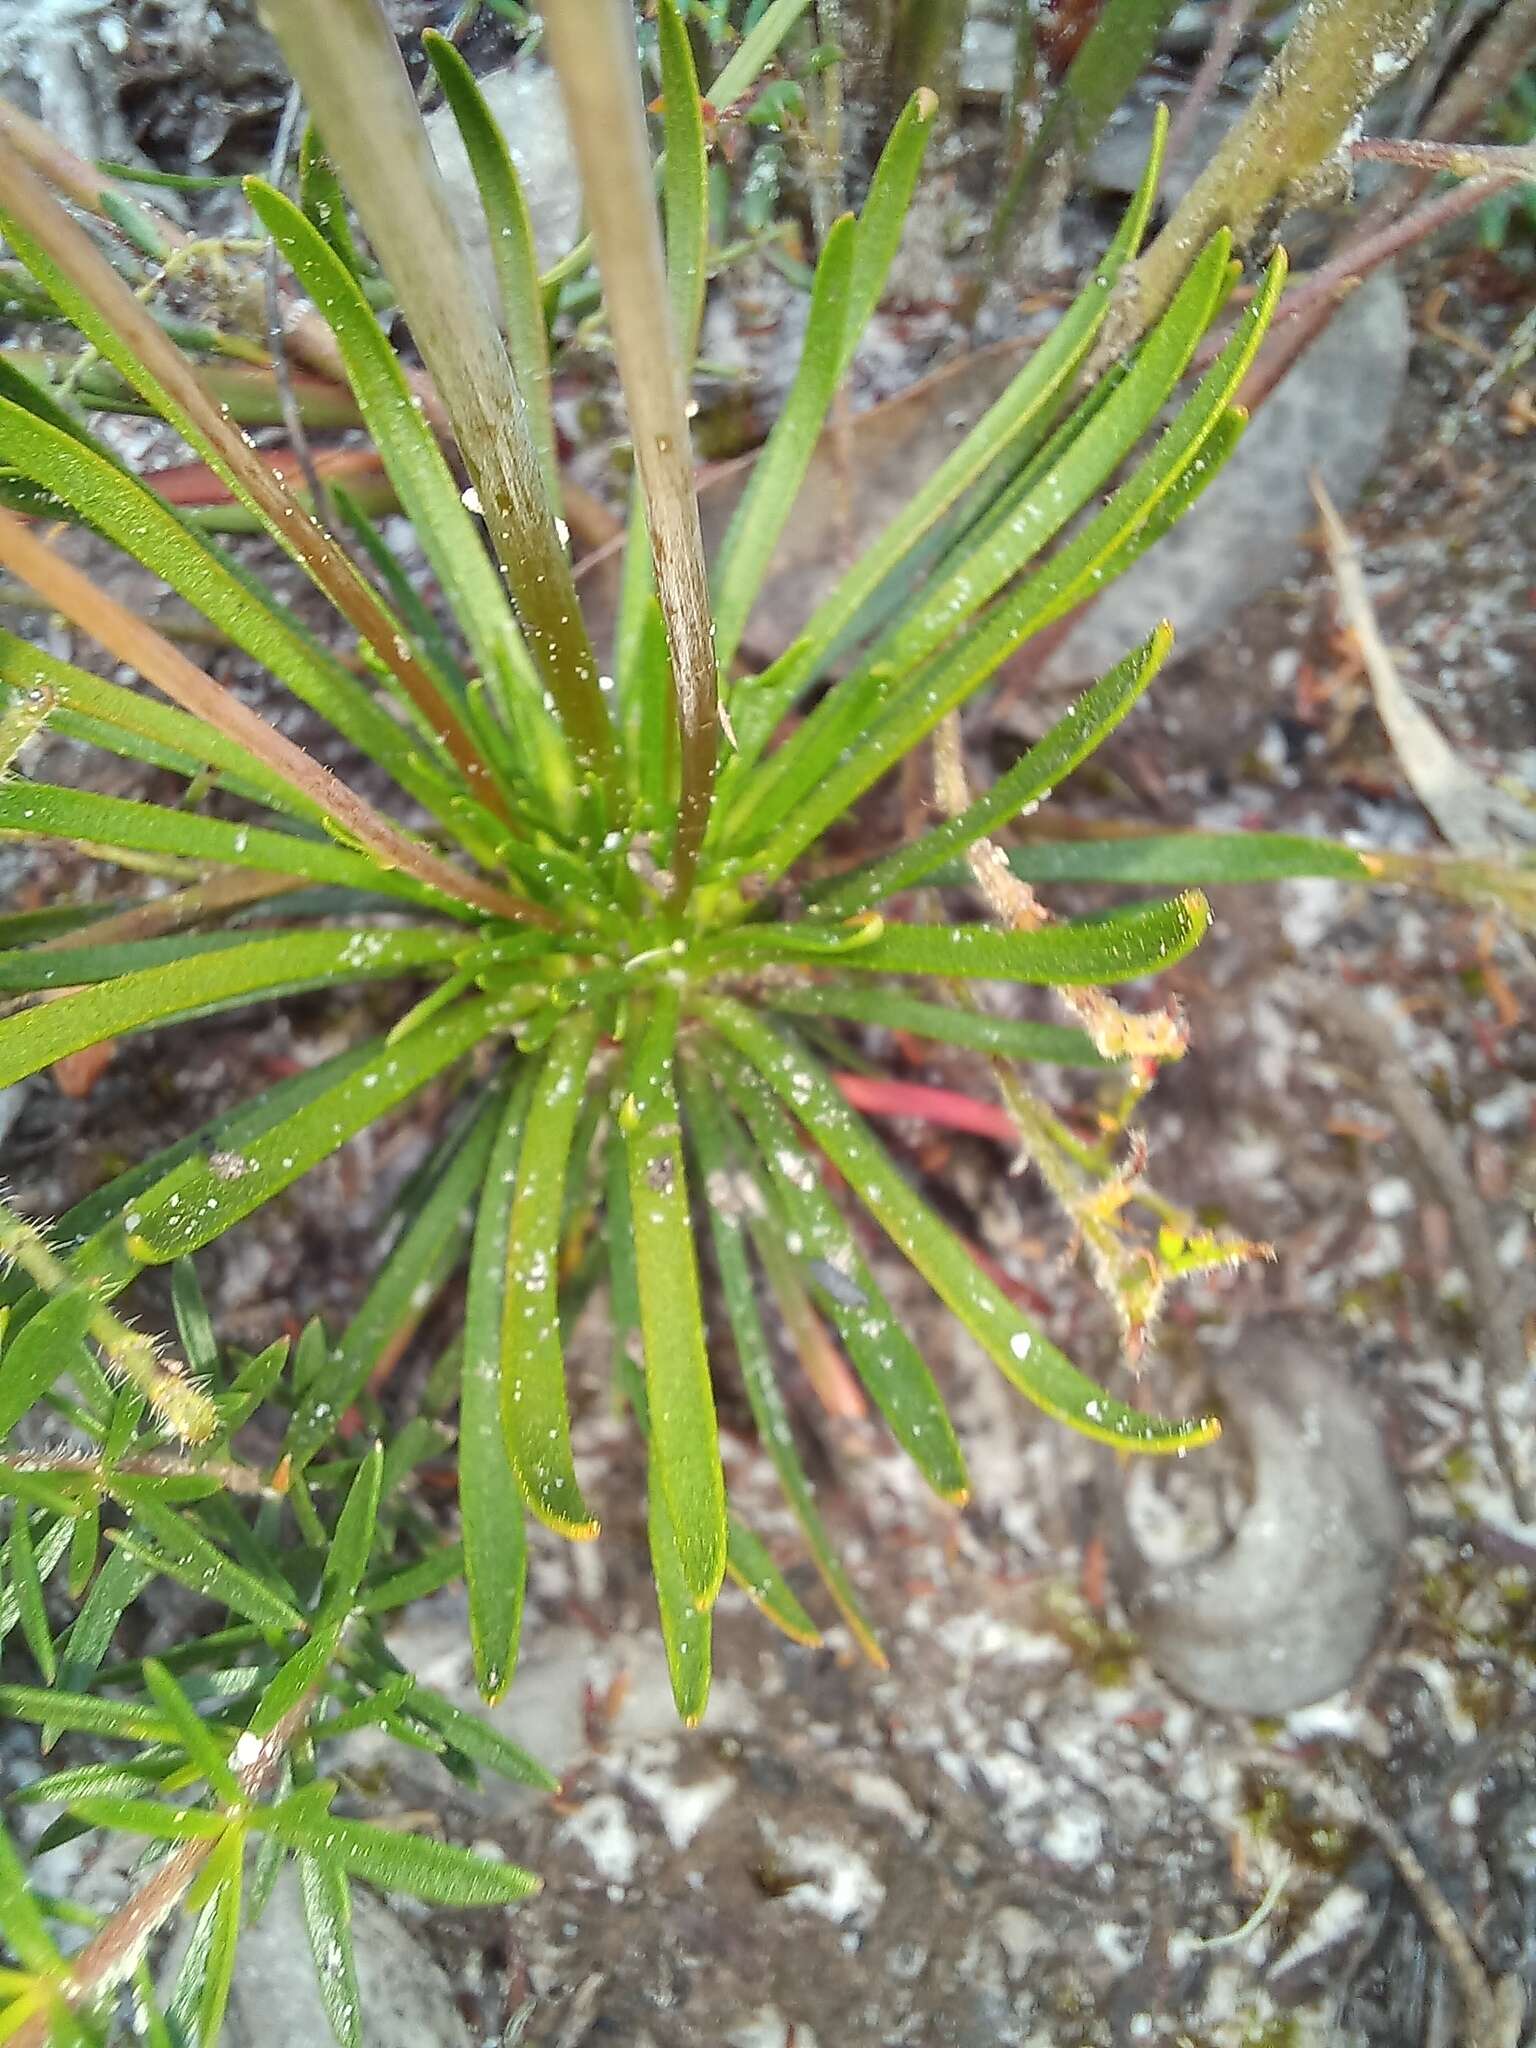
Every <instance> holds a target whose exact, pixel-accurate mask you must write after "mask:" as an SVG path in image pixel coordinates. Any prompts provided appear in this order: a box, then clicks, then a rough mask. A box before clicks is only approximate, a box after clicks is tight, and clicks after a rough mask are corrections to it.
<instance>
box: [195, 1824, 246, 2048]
mask: <svg viewBox="0 0 1536 2048" xmlns="http://www.w3.org/2000/svg"><path fill="white" fill-rule="evenodd" d="M244 1860H245V1834H244V1830H243V1829H241V1828H238V1827H230V1828H228V1829H227V1832H226V1834H225V1836H224V1839H223V1840H222V1841H221V1842H220V1843H219V1844H218V1846H217V1847H216V1848H215V1850H214V1852H213V1854H212V1856H211V1857H210V1858H209V1860H208V1863H207V1865H206V1866H205V1870H206V1874H207V1876H208V1877H209V1879H210V1881H211V1882H212V1883H213V1884H214V1885H215V1886H216V1889H215V1891H214V1894H213V1899H212V1902H211V1907H210V1910H211V1912H212V1916H213V1930H212V1935H211V1938H210V1940H209V1943H208V1963H207V1968H206V1970H205V1972H204V1976H203V1989H202V1996H201V1997H200V1998H199V1999H198V2004H197V2024H198V2037H199V2040H200V2041H201V2043H202V2048H217V2043H218V2041H219V2038H220V2036H221V2034H222V2033H223V2030H224V2014H225V2011H226V2009H227V2007H228V2005H229V1991H230V1986H231V1985H232V1984H233V1983H234V1981H235V1954H236V1951H237V1950H238V1948H239V1945H240V1893H241V1878H242V1873H243V1865H244Z"/></svg>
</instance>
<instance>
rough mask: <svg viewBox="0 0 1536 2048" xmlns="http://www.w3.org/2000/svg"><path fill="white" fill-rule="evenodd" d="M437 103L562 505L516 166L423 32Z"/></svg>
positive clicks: (452, 52)
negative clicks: (446, 120) (465, 175)
mask: <svg viewBox="0 0 1536 2048" xmlns="http://www.w3.org/2000/svg"><path fill="white" fill-rule="evenodd" d="M421 42H422V48H423V49H424V50H425V51H426V53H427V58H428V61H429V62H430V64H431V66H432V69H433V71H434V72H435V73H436V75H437V82H438V84H439V85H440V86H441V87H442V89H443V97H444V99H445V100H446V101H447V102H448V105H449V107H450V108H451V110H452V113H453V118H454V121H455V123H456V124H457V127H458V131H459V135H460V138H461V140H462V141H463V144H464V152H465V155H466V156H467V158H468V159H469V168H470V171H471V174H472V175H473V177H474V180H475V186H476V189H477V190H478V192H479V194H480V206H481V210H482V211H483V213H484V214H485V225H486V230H487V233H488V235H489V238H490V248H491V262H492V266H493V268H494V269H495V272H496V286H497V291H498V294H499V297H500V301H501V324H502V332H503V333H504V334H505V335H506V338H507V354H508V355H509V356H510V357H511V359H512V374H513V376H514V377H515V378H516V380H517V388H518V390H519V391H520V392H521V393H522V396H523V403H524V405H525V406H526V407H527V408H528V430H529V432H530V433H531V434H532V436H533V443H534V447H535V449H536V450H537V451H538V457H539V467H540V469H541V470H542V472H543V475H544V488H545V490H546V491H547V492H548V494H549V502H550V503H551V504H552V505H558V504H559V502H560V471H559V465H558V463H557V461H556V456H555V428H554V419H553V416H552V414H551V411H550V402H549V398H550V393H549V335H548V332H547V330H546V328H545V324H544V305H543V300H542V298H541V296H540V293H539V261H538V256H537V255H536V253H535V251H534V245H533V223H532V221H531V220H530V218H529V214H528V201H527V199H526V197H525V196H524V193H523V185H522V180H521V179H520V178H519V176H518V174H517V165H516V164H515V163H514V162H513V160H512V152H511V150H509V149H508V147H507V143H506V138H505V136H504V135H503V134H502V132H501V129H500V127H499V126H498V124H497V122H496V119H495V116H494V115H493V114H492V113H491V111H490V109H489V107H487V105H486V104H485V99H484V96H483V94H482V93H481V91H480V87H479V85H478V84H477V82H476V80H475V75H474V73H473V72H472V71H471V70H470V68H469V66H468V64H466V63H465V61H464V59H463V58H462V57H461V56H460V55H459V52H458V50H457V49H456V48H455V47H454V45H453V44H452V43H451V42H450V41H449V40H448V38H447V37H446V36H440V35H438V34H437V32H436V31H435V30H434V29H427V30H426V31H425V32H424V33H423V35H422V38H421Z"/></svg>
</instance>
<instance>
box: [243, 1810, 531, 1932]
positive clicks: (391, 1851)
mask: <svg viewBox="0 0 1536 2048" xmlns="http://www.w3.org/2000/svg"><path fill="white" fill-rule="evenodd" d="M268 1824H269V1825H270V1826H271V1827H272V1829H273V1830H274V1831H275V1832H276V1833H277V1834H278V1835H279V1836H280V1837H281V1839H282V1840H283V1841H285V1842H286V1843H287V1844H288V1846H289V1847H290V1848H292V1849H297V1850H300V1851H304V1852H307V1853H308V1854H310V1855H321V1856H329V1857H330V1859H331V1861H332V1863H333V1864H334V1865H335V1866H336V1867H337V1868H338V1869H341V1870H344V1871H347V1872H348V1873H350V1875H352V1876H353V1877H360V1878H362V1879H364V1880H365V1882H367V1883H368V1884H376V1885H378V1886H379V1888H380V1889H381V1890H382V1891H394V1892H410V1893H411V1894H412V1895H413V1896H414V1897H416V1898H418V1899H426V1900H427V1901H428V1902H429V1903H430V1904H432V1905H435V1906H464V1907H473V1906H511V1905H515V1904H516V1903H517V1901H518V1900H519V1899H526V1898H527V1897H528V1895H529V1894H530V1892H535V1891H537V1890H538V1889H539V1880H538V1879H537V1878H536V1877H534V1876H533V1875H532V1874H531V1872H529V1871H526V1870H519V1869H518V1867H517V1865H516V1864H515V1863H498V1862H494V1861H493V1860H492V1859H491V1858H490V1857H488V1856H477V1855H475V1854H474V1853H473V1851H471V1850H469V1849H460V1848H458V1847H457V1846H456V1845H455V1844H454V1843H452V1842H438V1841H434V1840H433V1839H432V1838H431V1837H430V1836H428V1835H408V1834H404V1833H399V1832H397V1831H395V1830H393V1829H390V1828H380V1827H371V1826H370V1825H369V1824H368V1823H367V1822H366V1821H360V1820H340V1819H338V1818H337V1817H336V1815H335V1814H331V1813H327V1812H325V1811H324V1810H323V1809H321V1808H317V1807H316V1806H315V1805H314V1804H313V1803H306V1804H304V1805H302V1806H301V1805H299V1804H298V1803H297V1802H296V1801H294V1800H292V1799H290V1800H287V1801H285V1802H283V1803H282V1804H281V1805H278V1806H274V1807H273V1808H272V1809H271V1810H270V1813H269V1815H268Z"/></svg>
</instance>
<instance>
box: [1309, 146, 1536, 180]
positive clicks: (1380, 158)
mask: <svg viewBox="0 0 1536 2048" xmlns="http://www.w3.org/2000/svg"><path fill="white" fill-rule="evenodd" d="M1349 153H1350V155H1351V156H1352V157H1353V158H1354V159H1355V161H1356V163H1382V164H1411V165H1412V166H1413V168H1414V169H1415V170H1419V171H1436V172H1448V173H1449V174H1450V176H1451V177H1453V178H1487V177H1492V176H1495V175H1497V176H1503V177H1512V178H1519V179H1521V180H1522V181H1523V182H1529V181H1530V180H1532V179H1536V146H1533V145H1532V144H1530V143H1528V142H1527V143H1514V142H1427V141H1426V142H1418V141H1401V140H1398V139H1397V138H1396V137H1393V136H1388V135H1367V136H1362V137H1361V138H1360V140H1359V141H1358V142H1352V143H1351V144H1350V145H1349Z"/></svg>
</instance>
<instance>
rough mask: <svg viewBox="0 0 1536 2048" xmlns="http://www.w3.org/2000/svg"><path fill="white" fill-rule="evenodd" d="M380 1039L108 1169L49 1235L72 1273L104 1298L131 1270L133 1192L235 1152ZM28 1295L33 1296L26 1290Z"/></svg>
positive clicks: (352, 1067) (327, 1085)
mask: <svg viewBox="0 0 1536 2048" xmlns="http://www.w3.org/2000/svg"><path fill="white" fill-rule="evenodd" d="M379 1043H380V1041H378V1040H374V1041H373V1042H372V1043H365V1044H363V1045H360V1046H355V1047H352V1048H350V1049H349V1050H348V1051H346V1052H341V1053H333V1054H332V1055H331V1056H330V1058H328V1059H323V1060H319V1061H317V1062H316V1064H315V1065H314V1066H313V1067H306V1068H304V1070H303V1071H302V1072H301V1073H298V1074H294V1075H291V1076H290V1077H289V1078H288V1079H286V1080H283V1081H278V1082H275V1083H274V1084H273V1085H272V1087H270V1088H267V1089H264V1090H263V1091H262V1092H261V1093H260V1094H258V1095H256V1096H253V1097H252V1098H251V1100H250V1101H248V1102H243V1103H240V1104H238V1105H237V1106H236V1107H235V1108H234V1109H232V1110H227V1111H225V1112H224V1113H223V1114H221V1115H219V1116H216V1117H213V1118H211V1119H210V1120H209V1121H208V1122H207V1123H205V1124H203V1125H201V1126H200V1127H199V1128H198V1129H196V1130H194V1131H191V1132H189V1133H188V1134H187V1135H186V1136H185V1137H184V1138H178V1139H177V1140H176V1142H175V1143H174V1144H172V1145H167V1146H164V1147H163V1148H162V1149H161V1150H160V1151H158V1152H155V1153H152V1154H151V1155H150V1157H149V1158H148V1159H145V1160H143V1161H141V1162H140V1163H139V1164H138V1165H136V1166H132V1167H129V1168H128V1169H127V1170H126V1171H125V1172H123V1173H120V1174H116V1175H114V1177H113V1178H112V1179H111V1180H109V1181H108V1182H107V1183H106V1184H105V1185H104V1186H103V1187H100V1188H97V1189H96V1190H95V1191H94V1192H93V1193H92V1194H89V1195H87V1196H86V1197H85V1198H84V1200H83V1201H80V1202H77V1203H76V1204H75V1206H74V1207H73V1208H72V1209H70V1210H68V1211H67V1212H66V1213H65V1214H64V1215H63V1216H61V1217H60V1218H59V1220H58V1222H57V1223H56V1224H55V1226H54V1230H53V1238H54V1242H55V1244H56V1245H57V1246H58V1247H59V1249H60V1251H61V1253H62V1252H65V1251H70V1249H71V1247H73V1248H74V1249H73V1251H72V1253H71V1257H70V1264H71V1267H72V1270H73V1272H74V1275H75V1277H76V1279H77V1280H79V1281H80V1282H81V1283H82V1284H89V1285H90V1286H91V1287H92V1288H93V1289H94V1291H95V1293H96V1296H97V1299H98V1300H100V1301H110V1300H111V1299H112V1298H113V1296H114V1295H116V1294H120V1293H121V1292H122V1290H123V1288H124V1287H125V1286H126V1285H127V1284H128V1282H129V1281H130V1280H131V1279H132V1278H133V1276H134V1274H135V1273H136V1272H137V1271H138V1267H137V1264H136V1262H135V1261H134V1260H132V1259H131V1258H129V1257H128V1256H127V1254H126V1251H125V1248H124V1246H123V1233H122V1228H121V1218H122V1216H123V1214H124V1213H125V1211H126V1210H127V1209H129V1208H130V1207H131V1206H132V1204H133V1202H134V1201H135V1199H136V1198H137V1197H138V1196H140V1195H142V1194H143V1193H144V1192H145V1190H146V1189H149V1188H153V1187H155V1186H156V1185H157V1183H158V1182H160V1181H161V1180H163V1179H164V1178H165V1177H166V1176H167V1175H168V1174H169V1173H172V1172H174V1170H175V1169H176V1168H177V1167H178V1166H180V1165H181V1164H182V1163H183V1162H184V1161H185V1160H187V1159H189V1158H191V1157H192V1156H193V1155H194V1154H195V1153H198V1152H203V1151H206V1152H207V1153H209V1154H212V1153H215V1152H220V1153H229V1154H231V1155H238V1154H239V1153H240V1149H241V1147H242V1146H243V1145H245V1144H247V1143H248V1142H249V1141H250V1139H251V1138H253V1137H255V1136H257V1135H259V1134H260V1133H261V1132H262V1131H264V1130H268V1129H270V1128H271V1127H272V1125H273V1124H275V1123H278V1122H280V1121H281V1120H282V1118H284V1117H286V1116H289V1115H292V1114H293V1112H294V1111H295V1110H297V1109H300V1108H302V1107H303V1106H304V1104H305V1103H308V1102H313V1101H314V1100H315V1099H316V1098H317V1097H318V1096H321V1095H323V1094H325V1093H326V1092H327V1091H328V1090H330V1089H331V1088H334V1087H335V1086H336V1084H337V1082H338V1081H341V1080H344V1079H345V1078H346V1077H347V1076H348V1075H349V1074H352V1073H355V1072H356V1071H357V1070H358V1069H359V1068H360V1067H362V1066H365V1065H366V1064H367V1062H368V1061H369V1059H370V1058H372V1057H373V1056H374V1054H375V1053H376V1052H377V1051H378V1048H379ZM24 1300H25V1296H24V1293H23V1292H22V1290H20V1289H19V1288H18V1285H17V1275H16V1274H14V1273H12V1274H10V1275H8V1276H7V1275H0V1301H6V1302H11V1303H16V1302H18V1301H22V1302H24ZM34 1302H35V1297H34Z"/></svg>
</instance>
